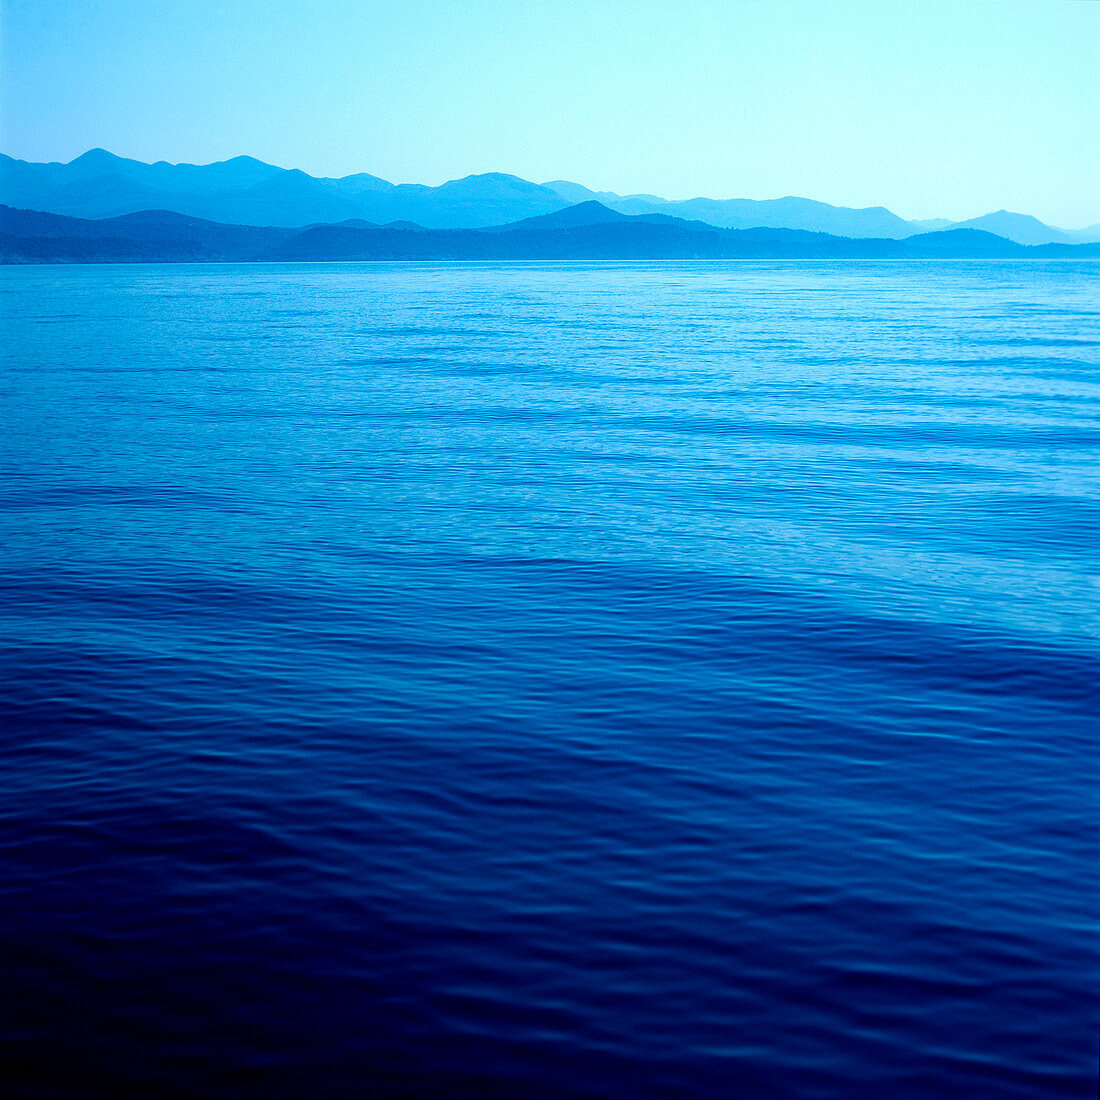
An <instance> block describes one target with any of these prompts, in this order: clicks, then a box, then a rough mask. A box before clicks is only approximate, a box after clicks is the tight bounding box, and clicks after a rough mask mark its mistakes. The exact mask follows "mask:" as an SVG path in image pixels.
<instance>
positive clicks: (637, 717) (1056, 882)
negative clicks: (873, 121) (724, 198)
mask: <svg viewBox="0 0 1100 1100" xmlns="http://www.w3.org/2000/svg"><path fill="white" fill-rule="evenodd" d="M0 310H2V317H3V327H4V330H5V333H6V335H5V338H4V340H3V346H2V348H0V355H2V361H0V425H2V429H0V471H2V482H0V722H2V728H3V733H2V738H0V747H2V753H0V952H2V958H3V962H2V969H0V973H2V975H3V996H2V1007H0V1016H2V1018H3V1027H2V1030H3V1036H4V1054H3V1059H2V1064H3V1067H4V1068H3V1070H2V1079H6V1081H7V1085H6V1086H0V1088H3V1089H4V1090H5V1091H6V1094H7V1095H10V1096H13V1097H18V1098H35V1100H37V1098H50V1100H59V1098H60V1100H69V1098H74V1097H99V1096H102V1097H111V1098H117V1097H125V1096H141V1097H149V1098H155V1100H184V1098H186V1100H191V1098H202V1100H235V1098H238V1097H247V1098H260V1097H263V1098H278V1097H293V1098H310V1100H312V1098H317V1100H328V1098H334V1100H335V1098H340V1100H343V1098H368V1100H369V1098H375V1097H383V1098H389V1097H405V1098H415V1097H431V1098H447V1100H449V1098H470V1100H474V1098H476V1100H491V1098H505V1100H513V1098H514V1100H559V1098H561V1100H565V1098H576V1100H608V1098H615V1100H620V1098H621V1100H712V1098H713V1100H718V1098H722V1100H741V1098H751V1100H756V1098H766V1100H785V1098H793V1100H802V1098H813V1100H816V1098H835V1100H862V1098H874V1100H887V1098H889V1100H925V1098H930V1097H966V1098H969V1100H1005V1098H1010V1097H1011V1098H1016V1097H1019V1098H1026V1100H1040V1098H1052V1097H1058V1098H1068V1097H1072V1098H1082V1100H1086V1098H1087V1100H1092V1098H1093V1097H1094V1096H1095V1089H1096V1080H1097V1055H1098V1045H1097V1036H1098V1025H1100V935H1098V931H1100V726H1098V711H1100V692H1098V684H1100V586H1098V572H1100V265H1098V264H1096V263H1090V262H1071V261H1052V262H1020V261H1013V262H985V261H955V262H890V263H885V262H866V261H846V262H805V261H798V262H690V261H684V262H665V263H575V264H556V263H510V264H505V263H501V264H497V263H409V264H403V263H373V264H372V263H349V264H300V265H294V264H286V265H280V264H266V265H263V264H256V265H247V264H242V265H235V264H225V265H113V266H112V265H103V266H95V265H89V266H23V267H7V268H4V269H3V270H2V271H0Z"/></svg>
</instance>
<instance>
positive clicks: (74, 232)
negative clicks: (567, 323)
mask: <svg viewBox="0 0 1100 1100" xmlns="http://www.w3.org/2000/svg"><path fill="white" fill-rule="evenodd" d="M1046 257H1077V258H1082V259H1087V258H1093V257H1100V244H1093V245H1064V244H1047V245H1041V246H1027V245H1020V244H1016V243H1015V242H1013V241H1008V240H1005V239H1004V238H1003V237H997V236H994V235H993V234H991V233H986V232H984V231H982V230H978V229H954V230H948V231H946V232H932V233H923V234H916V235H914V236H912V237H909V238H906V239H905V240H897V239H895V238H890V237H873V238H852V237H837V236H831V235H830V234H827V233H811V232H808V231H806V230H802V229H786V228H774V227H767V226H761V227H756V228H752V229H727V228H721V227H717V226H712V225H706V224H704V223H702V222H697V221H686V220H684V219H683V218H674V217H671V216H669V215H667V214H632V215H631V214H622V213H619V212H618V211H615V210H611V209H610V208H608V207H606V206H604V205H603V204H602V203H599V202H595V201H594V200H590V201H588V202H584V203H579V204H577V205H575V206H570V207H566V208H564V209H561V210H557V211H553V212H551V213H549V214H540V215H536V216H534V217H531V218H524V219H521V220H519V221H516V222H512V223H508V224H503V225H497V226H488V227H483V228H481V229H427V228H424V227H423V226H419V225H414V224H412V223H409V222H393V223H390V224H387V225H377V224H374V223H372V222H368V221H364V220H362V219H351V220H345V221H342V222H339V223H336V224H319V225H307V226H299V227H293V228H291V227H286V226H254V225H226V224H220V223H217V222H212V221H206V220H203V219H199V218H193V217H190V216H188V215H186V214H178V213H175V212H173V211H167V210H146V211H142V212H140V213H135V214H123V215H120V216H119V217H116V218H105V219H84V218H71V217H68V216H66V215H62V214H50V213H44V212H41V211H33V210H18V209H13V208H11V207H7V206H0V262H3V263H134V262H161V263H179V262H224V261H230V262H232V261H242V260H243V261H266V260H274V261H319V260H320V261H333V260H674V259H880V260H890V259H951V258H966V259H973V258H1005V259H1015V258H1046Z"/></svg>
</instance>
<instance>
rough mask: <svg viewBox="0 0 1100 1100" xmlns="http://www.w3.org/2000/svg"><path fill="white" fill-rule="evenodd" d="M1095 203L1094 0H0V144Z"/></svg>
mask: <svg viewBox="0 0 1100 1100" xmlns="http://www.w3.org/2000/svg"><path fill="white" fill-rule="evenodd" d="M94 147H102V148H105V149H109V150H110V151H111V152H113V153H117V154H119V155H120V156H127V157H134V158H136V159H138V160H145V161H153V160H169V161H187V162H192V163H207V162H209V161H214V160H223V159H226V158H228V157H232V156H237V155H239V154H249V155H251V156H255V157H259V158H260V159H261V160H265V161H268V162H270V163H272V164H277V165H280V166H282V167H286V168H301V169H303V170H304V171H306V172H309V173H310V174H311V175H319V176H339V175H345V174H348V173H351V172H363V171H365V172H370V173H372V174H374V175H377V176H382V177H383V178H385V179H388V180H392V181H393V182H396V183H428V184H438V183H441V182H443V181H444V180H446V179H454V178H456V177H460V176H465V175H469V174H471V173H475V172H488V171H502V172H511V173H514V174H515V175H518V176H522V177H523V178H524V179H530V180H534V181H536V182H543V181H546V180H551V179H567V180H573V181H575V182H578V183H583V184H585V185H586V186H588V187H592V188H594V189H596V190H610V191H617V192H619V193H621V194H629V193H634V192H649V193H652V194H657V195H662V196H664V197H666V198H673V199H678V198H690V197H693V196H698V195H706V196H709V197H712V198H753V199H767V198H777V197H780V196H783V195H804V196H806V197H808V198H814V199H819V200H821V201H823V202H830V203H834V204H836V205H841V206H879V205H882V206H887V207H889V208H890V209H891V210H893V211H894V212H895V213H897V214H899V215H901V216H902V217H905V218H933V217H946V218H952V219H965V218H970V217H974V216H977V215H979V214H983V213H987V212H989V211H992V210H998V209H1002V208H1003V209H1008V210H1016V211H1021V212H1024V213H1030V214H1034V215H1035V216H1037V217H1039V218H1041V219H1042V220H1043V221H1046V222H1048V223H1050V224H1053V225H1058V226H1062V227H1065V228H1078V227H1081V226H1084V225H1087V224H1093V223H1097V222H1100V2H1090V0H950V2H922V0H903V2H895V0H863V2H837V3H833V2H829V0H806V2H803V0H749V2H741V3H739V2H736V0H724V2H711V0H668V2H662V3H656V2H653V0H584V2H579V0H399V2H391V0H0V151H3V152H5V153H8V154H9V155H11V156H15V157H20V158H22V159H26V160H61V161H67V160H71V159H72V158H73V157H75V156H78V155H79V154H80V153H82V152H84V151H85V150H87V149H90V148H94Z"/></svg>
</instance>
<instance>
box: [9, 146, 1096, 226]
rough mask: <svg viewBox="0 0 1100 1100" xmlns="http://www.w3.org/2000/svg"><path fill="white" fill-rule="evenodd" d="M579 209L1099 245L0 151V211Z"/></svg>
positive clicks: (325, 216)
mask: <svg viewBox="0 0 1100 1100" xmlns="http://www.w3.org/2000/svg"><path fill="white" fill-rule="evenodd" d="M587 202H598V203H600V204H601V205H602V207H603V208H605V209H607V210H610V211H612V212H614V213H617V214H623V215H666V216H669V217H673V218H679V219H683V220H686V221H695V222H702V223H705V224H706V225H708V226H710V227H714V228H717V229H755V228H771V229H790V230H803V231H806V232H811V233H827V234H830V235H832V236H837V237H853V238H873V239H892V240H902V239H907V238H912V237H914V236H923V235H924V234H926V233H929V232H942V231H945V230H965V229H972V230H979V231H985V232H988V233H992V234H994V235H996V236H998V237H1002V238H1005V239H1007V240H1009V241H1014V242H1016V243H1017V244H1023V245H1044V244H1078V243H1086V242H1095V241H1100V225H1094V226H1090V227H1088V228H1087V229H1083V230H1076V231H1070V230H1063V229H1057V228H1054V227H1052V226H1048V225H1045V224H1044V223H1043V222H1041V221H1039V220H1038V219H1037V218H1033V217H1031V216H1030V215H1027V214H1014V213H1010V212H1008V211H1004V210H1001V211H998V212H996V213H994V214H986V215H983V216H982V217H980V218H974V219H972V220H970V221H965V222H951V221H948V220H946V219H936V220H933V221H931V222H913V221H905V220H904V219H902V218H900V217H898V216H897V215H896V214H893V213H891V212H890V211H889V210H887V209H886V208H885V207H881V206H877V207H868V208H866V209H852V208H849V207H840V206H830V205H829V204H828V203H823V202H816V201H814V200H812V199H805V198H796V197H787V198H781V199H769V200H754V199H709V198H695V199H685V200H677V201H671V200H668V199H663V198H660V197H659V196H657V195H619V194H616V193H614V192H608V191H599V192H597V191H592V190H590V189H589V188H587V187H583V186H582V185H581V184H577V183H571V182H569V181H566V180H553V181H550V182H548V183H542V184H538V183H531V182H530V181H528V180H523V179H520V178H519V177H518V176H511V175H506V174H504V173H499V172H491V173H486V174H482V175H473V176H466V177H464V178H463V179H457V180H450V181H448V182H447V183H444V184H441V185H440V186H438V187H428V186H426V185H423V184H393V183H389V182H388V181H386V180H383V179H380V178H379V177H377V176H372V175H369V174H367V173H358V174H355V175H350V176H343V177H340V178H317V177H314V176H310V175H307V174H306V173H305V172H302V171H299V170H297V169H285V168H278V167H275V166H274V165H271V164H265V163H264V162H263V161H259V160H256V159H254V158H252V157H244V156H242V157H234V158H233V159H232V160H226V161H219V162H217V163H215V164H205V165H195V164H169V163H167V162H166V161H157V162H156V163H155V164H145V163H143V162H141V161H136V160H128V159H126V158H124V157H118V156H115V155H114V154H112V153H108V152H107V151H106V150H104V149H92V150H90V151H89V152H87V153H84V154H83V155H82V156H79V157H77V158H76V159H75V160H73V161H70V162H69V163H68V164H61V163H48V164H43V163H34V162H29V161H22V160H15V159H14V158H12V157H8V156H3V155H2V154H0V203H3V204H5V205H7V206H10V207H13V208H18V209H24V210H34V211H42V212H50V213H54V214H62V215H68V216H70V217H75V218H82V219H106V218H114V217H118V216H120V215H126V214H136V213H139V212H142V211H150V210H158V211H169V212H172V213H176V214H184V215H188V216H190V217H192V218H197V219H202V220H205V221H208V222H218V223H222V224H231V225H236V226H270V227H276V228H286V229H290V228H299V227H302V226H308V225H312V224H318V223H324V224H334V223H341V222H352V221H364V222H368V223H371V226H379V225H391V224H392V223H395V222H405V223H412V224H415V225H417V226H420V227H423V228H427V229H437V230H443V229H452V230H458V229H486V228H491V227H493V226H500V225H503V224H510V223H514V222H517V221H522V220H524V219H528V218H532V217H538V216H540V215H545V214H551V213H555V212H558V211H561V210H565V209H568V208H570V207H576V206H578V205H581V204H584V203H587ZM360 228H363V227H360Z"/></svg>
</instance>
